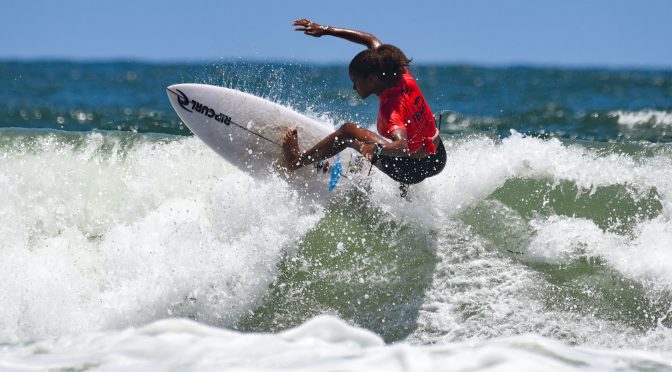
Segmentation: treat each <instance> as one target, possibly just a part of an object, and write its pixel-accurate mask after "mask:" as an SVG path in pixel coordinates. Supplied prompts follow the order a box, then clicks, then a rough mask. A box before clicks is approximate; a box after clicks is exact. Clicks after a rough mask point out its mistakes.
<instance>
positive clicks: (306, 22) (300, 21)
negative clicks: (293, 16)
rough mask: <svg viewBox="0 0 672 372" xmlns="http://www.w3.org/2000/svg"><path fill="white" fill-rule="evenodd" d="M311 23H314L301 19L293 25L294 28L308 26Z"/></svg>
mask: <svg viewBox="0 0 672 372" xmlns="http://www.w3.org/2000/svg"><path fill="white" fill-rule="evenodd" d="M311 23H313V22H311V21H309V20H307V19H305V18H301V19H297V20H296V21H294V23H293V24H292V25H293V26H308V25H310V24H311Z"/></svg>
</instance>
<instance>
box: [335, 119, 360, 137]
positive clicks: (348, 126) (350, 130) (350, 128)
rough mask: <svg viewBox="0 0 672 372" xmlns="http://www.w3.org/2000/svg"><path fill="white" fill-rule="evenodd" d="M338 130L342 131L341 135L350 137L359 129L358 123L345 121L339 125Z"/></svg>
mask: <svg viewBox="0 0 672 372" xmlns="http://www.w3.org/2000/svg"><path fill="white" fill-rule="evenodd" d="M338 130H339V131H340V132H341V133H342V135H345V136H348V137H350V138H352V137H353V136H354V135H355V132H356V131H357V130H359V125H357V124H355V123H350V122H347V123H344V124H343V125H341V127H340V128H338Z"/></svg>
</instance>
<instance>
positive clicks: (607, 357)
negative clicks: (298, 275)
mask: <svg viewBox="0 0 672 372" xmlns="http://www.w3.org/2000/svg"><path fill="white" fill-rule="evenodd" d="M670 358H672V355H669V354H660V353H652V352H646V351H637V350H618V351H616V350H613V351H612V350H601V349H590V348H573V347H568V346H565V345H563V344H561V343H559V342H556V341H552V340H549V339H545V338H542V337H538V336H532V335H529V336H516V337H510V338H498V339H492V340H488V341H483V342H470V341H469V342H458V343H450V344H444V345H434V346H414V345H410V344H408V343H397V344H392V345H385V344H384V343H383V342H382V340H381V339H380V338H379V337H378V336H377V335H375V334H373V333H371V332H369V331H366V330H363V329H359V328H356V327H352V326H349V325H347V324H346V323H345V322H343V321H342V320H339V319H336V318H332V317H329V316H320V317H317V318H314V319H312V320H310V321H308V322H306V323H304V324H303V325H301V326H300V327H298V328H295V329H290V330H287V331H285V332H281V333H278V334H242V333H238V332H232V331H226V330H222V329H217V328H211V327H208V326H205V325H202V324H198V323H195V322H192V321H187V320H180V319H168V320H162V321H158V322H155V323H152V324H149V325H147V326H145V327H142V328H139V329H128V330H126V331H122V332H106V333H84V334H80V335H77V336H70V337H61V338H58V339H55V340H48V341H41V342H38V343H34V344H29V345H25V346H16V347H11V348H3V349H0V368H2V369H5V370H12V371H32V370H44V369H49V370H56V369H58V370H80V369H86V370H92V371H149V370H151V371H174V370H180V371H222V370H227V371H335V370H338V371H492V370H497V371H516V372H520V371H535V372H536V371H540V370H547V371H550V370H552V371H578V370H581V371H586V370H589V371H612V370H624V371H627V370H642V369H647V370H654V369H655V370H670V369H672V364H671V363H670Z"/></svg>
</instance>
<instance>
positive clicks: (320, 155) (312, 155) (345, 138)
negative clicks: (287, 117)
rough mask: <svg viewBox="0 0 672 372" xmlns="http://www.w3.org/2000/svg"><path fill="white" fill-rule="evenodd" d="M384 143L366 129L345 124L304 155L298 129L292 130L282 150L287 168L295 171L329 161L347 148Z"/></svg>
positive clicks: (286, 137) (381, 138)
mask: <svg viewBox="0 0 672 372" xmlns="http://www.w3.org/2000/svg"><path fill="white" fill-rule="evenodd" d="M384 141H385V139H384V138H383V137H381V136H379V135H378V134H376V133H373V132H371V131H370V130H367V129H364V128H362V127H360V126H359V125H357V124H354V123H345V124H343V125H341V127H340V128H338V129H337V130H336V131H335V132H333V133H331V134H330V135H328V136H327V137H325V138H324V139H323V140H321V141H320V142H318V143H317V145H315V146H313V147H312V148H310V149H308V150H307V151H305V152H304V153H301V151H300V150H299V141H298V136H297V133H296V129H291V130H289V131H288V132H287V134H285V138H284V141H283V143H282V148H283V152H284V155H285V166H286V167H287V168H288V169H290V170H295V169H298V168H301V167H303V166H305V165H308V164H312V163H314V162H317V161H320V160H324V159H328V158H330V157H332V156H334V155H336V154H338V153H339V152H341V151H343V150H345V148H346V147H352V148H354V149H355V150H359V144H360V143H362V142H363V143H375V142H384Z"/></svg>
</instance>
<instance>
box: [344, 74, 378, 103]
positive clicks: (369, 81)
mask: <svg viewBox="0 0 672 372" xmlns="http://www.w3.org/2000/svg"><path fill="white" fill-rule="evenodd" d="M350 80H352V89H354V90H355V92H357V94H359V96H360V97H362V98H363V99H365V98H366V97H368V96H370V95H371V93H375V92H377V91H378V90H379V85H380V79H377V78H376V77H375V76H374V75H368V76H359V75H353V74H350Z"/></svg>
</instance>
